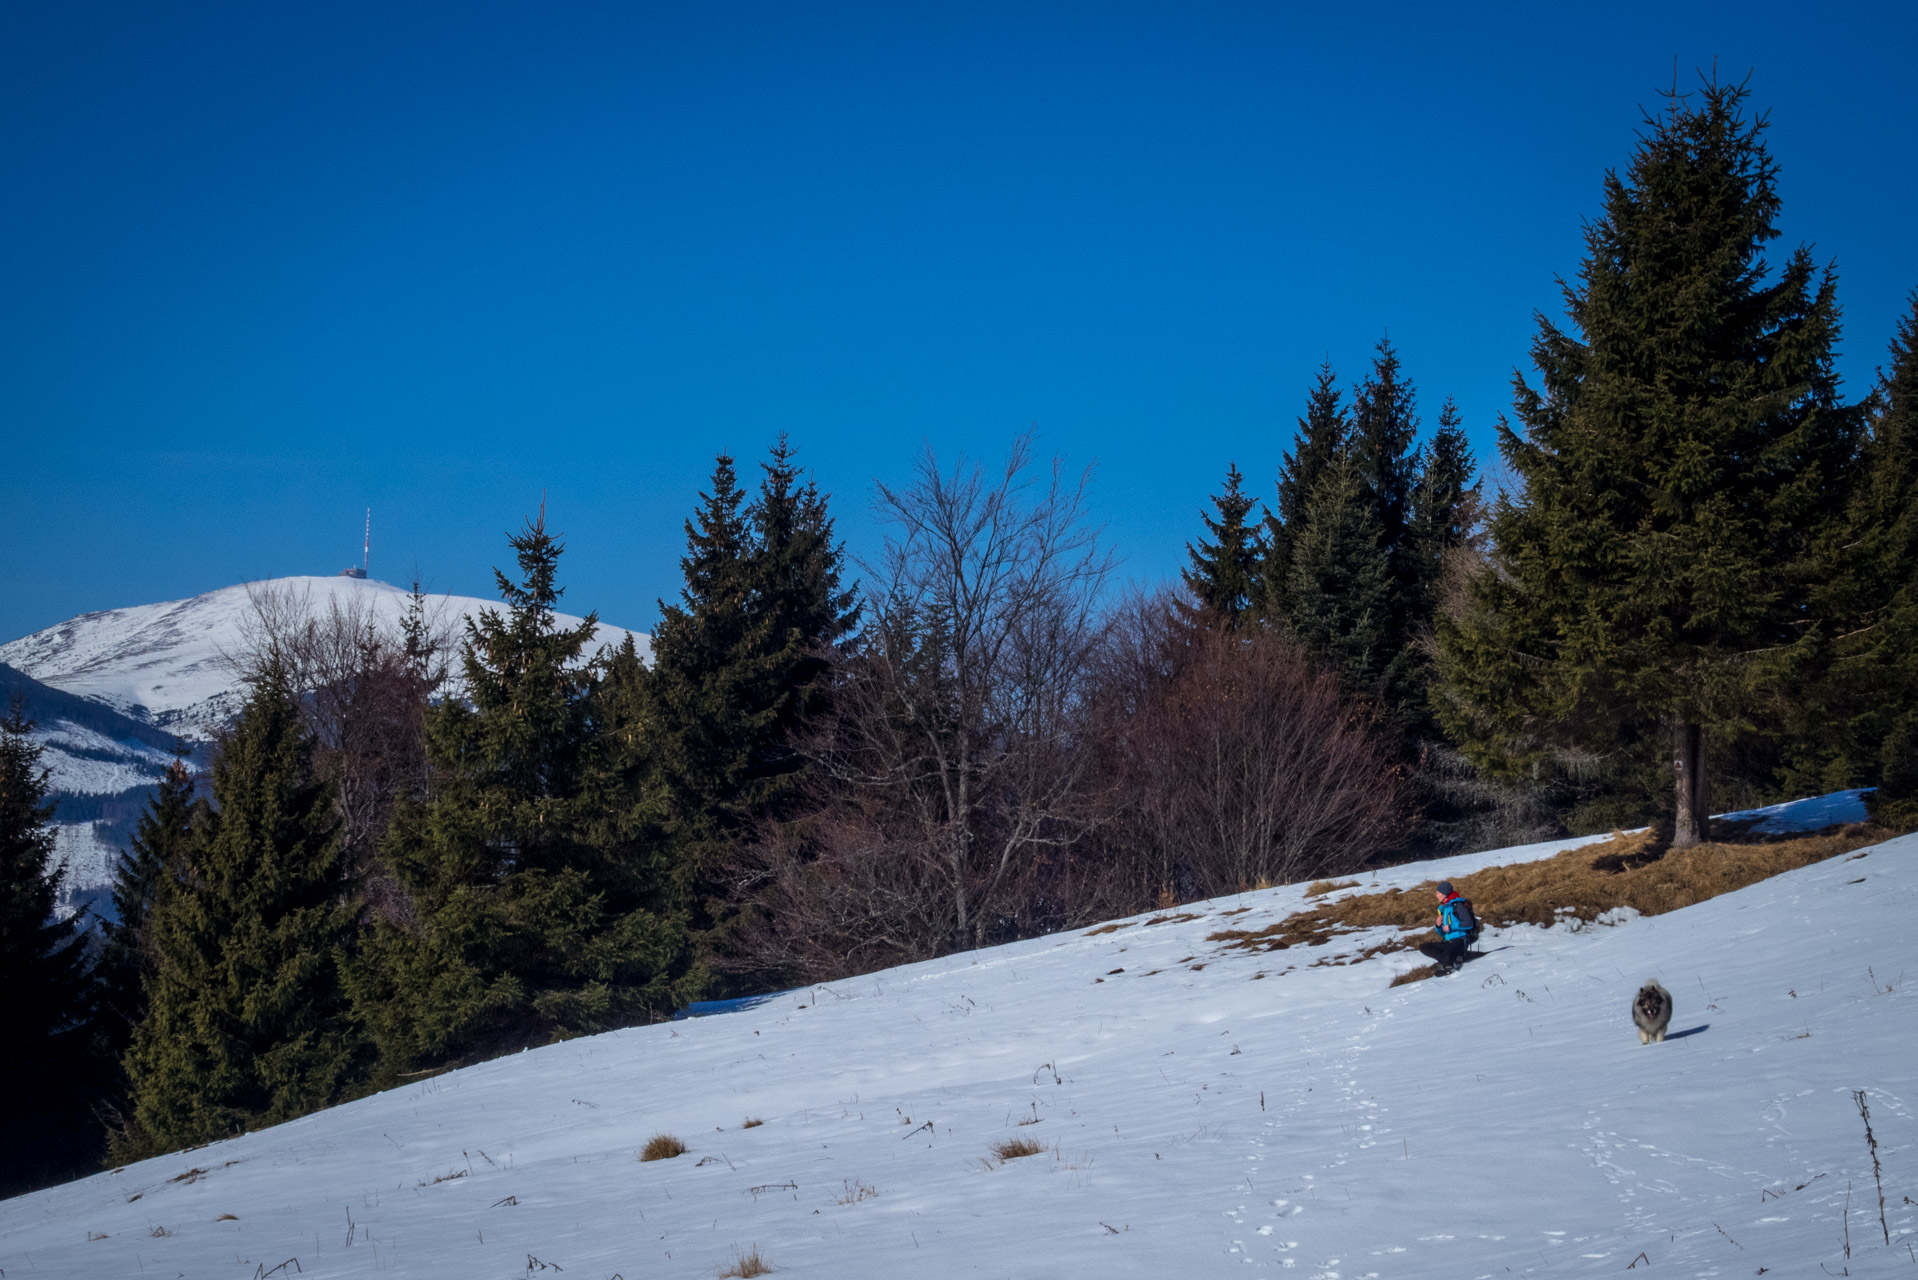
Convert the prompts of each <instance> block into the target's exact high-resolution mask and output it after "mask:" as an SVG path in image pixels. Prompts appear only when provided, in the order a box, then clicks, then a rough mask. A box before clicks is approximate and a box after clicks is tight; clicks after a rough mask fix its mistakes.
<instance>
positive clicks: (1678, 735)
mask: <svg viewBox="0 0 1918 1280" xmlns="http://www.w3.org/2000/svg"><path fill="white" fill-rule="evenodd" d="M1672 775H1673V780H1674V783H1675V786H1676V794H1675V797H1674V800H1673V806H1672V815H1673V816H1672V847H1673V848H1675V849H1684V848H1688V847H1690V846H1691V845H1695V844H1698V843H1700V842H1701V841H1703V840H1704V838H1705V823H1706V820H1707V814H1706V809H1705V727H1704V726H1703V725H1701V724H1698V723H1697V722H1696V721H1691V720H1675V721H1673V722H1672Z"/></svg>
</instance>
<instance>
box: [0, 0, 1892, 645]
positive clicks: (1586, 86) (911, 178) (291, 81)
mask: <svg viewBox="0 0 1918 1280" xmlns="http://www.w3.org/2000/svg"><path fill="white" fill-rule="evenodd" d="M1914 48H1918V6H1912V5H1909V4H1901V5H1882V6H1868V5H1847V4H1826V5H1820V6H1816V7H1810V6H1802V5H1783V4H1777V5H1767V4H1740V5H1728V4H1727V5H1718V4H1614V5H1608V6H1601V7H1593V6H1552V5H1537V4H1487V5H1466V6H1430V5H1424V4H1417V5H1414V4H1404V5H1398V4H1370V5H1368V4H1345V5H1338V6H1326V5H1314V6H1310V7H1304V6H1292V5H1282V4H1259V5H1230V4H1197V3H1181V4H1177V5H1172V4H1161V5H1128V4H1123V3H1110V4H1100V5H1086V6H1063V5H1046V4H1035V3H1029V2H1028V3H1019V4H1007V5H992V4H970V5H940V6H934V5H915V4H896V3H895V4H872V5H858V4H828V3H810V4H809V3H792V2H790V0H788V2H786V3H777V4H775V3H719V4H699V5H689V4H679V5H670V6H669V5H661V4H593V3H566V4H542V5H531V4H527V5H511V4H487V3H478V4H463V5H445V6H429V5H408V4H394V3H382V4H352V3H340V4H331V5H325V6H321V5H308V6H293V5H259V4H237V3H236V4H231V5H193V4H170V5H145V4H141V5H133V4H128V5H124V6H108V5H99V4H89V3H85V0H78V2H76V3H72V4H60V5H40V6H27V5H15V6H11V7H9V8H8V9H7V10H6V12H5V14H4V15H3V16H0V228H4V236H0V278H4V280H5V281H6V286H5V289H4V291H0V432H3V433H4V441H5V443H4V446H0V460H3V461H4V478H0V500H4V504H5V516H4V519H5V528H6V531H7V547H6V552H5V560H6V565H7V569H6V586H7V589H6V590H5V591H4V592H0V638H4V637H12V636H16V635H20V634H24V633H26V632H29V631H32V630H35V629H37V628H40V627H43V626H47V625H50V624H52V623H55V622H58V621H60V620H62V619H64V618H66V617H69V616H71V615H73V614H75V613H79V612H82V611H84V610H90V609H99V608H110V607H115V606H119V605H127V604H136V603H143V602H148V601H154V600H162V599H170V598H174V597H179V596H185V595H191V594H194V593H196V592H200V591H204V590H208V589H211V588H214V587H218V586H224V585H228V584H230V583H234V582H238V581H242V580H245V579H251V578H260V577H270V576H278V575H283V574H290V573H303V572H313V573H331V572H334V571H336V570H338V569H339V568H340V567H342V566H343V565H345V564H347V563H349V562H350V561H353V560H356V559H357V557H358V552H359V540H360V526H361V520H362V516H363V512H364V509H365V508H366V507H367V506H369V505H370V506H372V507H373V509H374V525H375V527H374V556H373V561H374V563H373V568H374V576H375V577H383V578H387V579H389V580H392V581H404V580H407V579H409V578H410V577H411V576H412V575H413V573H414V572H416V571H417V572H418V573H419V574H420V575H421V576H422V577H423V578H424V579H425V581H426V582H427V583H428V584H429V585H430V586H431V587H433V588H434V589H438V590H446V591H455V592H462V593H469V594H480V595H484V594H490V589H491V576H490V569H491V566H493V565H494V564H497V563H503V562H504V561H505V558H506V551H505V546H504V541H503V534H504V531H506V530H507V529H509V528H513V527H517V526H518V524H519V523H520V521H521V520H522V519H523V518H524V517H525V516H526V515H528V514H530V513H531V512H532V511H533V509H534V508H535V507H536V506H537V504H538V503H539V500H540V495H541V493H542V491H544V492H545V493H546V495H547V501H548V504H549V509H550V511H551V513H552V522H553V524H554V526H555V527H557V528H558V529H560V530H561V531H563V532H564V533H565V534H566V535H567V538H568V542H569V547H570V550H569V554H568V559H567V563H566V566H565V579H566V582H567V584H568V587H569V590H568V594H567V603H568V605H569V606H571V607H574V608H577V609H582V610H583V609H585V608H598V609H599V610H600V611H601V613H602V615H603V616H605V617H606V618H607V619H608V620H611V621H615V622H619V623H622V624H625V625H628V626H636V627H642V628H643V627H647V626H650V625H651V623H652V621H653V620H654V618H655V617H656V614H657V608H656V605H655V601H656V599H657V598H659V597H661V596H671V595H672V594H674V593H675V592H676V591H677V589H678V566H677V559H678V556H679V554H680V551H681V549H682V546H683V539H682V535H681V523H682V521H683V520H684V519H685V517H686V515H687V513H688V512H689V511H690V509H691V506H692V503H693V501H694V495H695V493H696V491H697V490H698V489H699V488H700V487H701V485H702V484H703V482H704V480H705V478H706V476H707V475H708V474H709V472H710V470H711V466H712V460H713V456H714V454H715V453H717V452H718V451H720V450H730V451H733V452H735V453H737V454H739V455H740V456H741V458H742V461H743V462H749V461H750V460H754V459H757V458H758V457H760V456H762V455H763V453H764V451H765V449H766V447H767V445H768V444H770V443H771V441H772V440H773V438H774V437H775V436H776V435H777V434H778V433H779V432H781V431H786V432H789V433H791V436H792V438H793V439H794V441H795V442H796V443H797V444H798V445H799V447H800V450H801V457H802V460H803V461H805V462H807V463H809V464H810V465H811V466H812V468H813V469H814V472H815V474H816V476H817V478H818V479H819V481H820V483H821V484H822V486H823V487H824V488H825V489H827V490H828V491H829V492H830V493H831V494H832V496H833V501H834V506H835V509H836V511H837V513H838V516H839V522H840V529H841V531H842V533H843V534H844V535H845V536H846V538H847V540H848V542H849V543H850V544H851V547H852V549H853V551H854V552H855V553H861V552H869V551H871V550H872V549H873V548H874V547H875V546H876V544H877V538H878V530H877V528H876V526H875V525H874V523H873V519H872V516H871V506H870V500H871V493H872V483H873V481H874V479H875V478H891V479H896V478H899V477H900V476H902V475H903V474H904V473H905V472H906V470H907V469H908V468H909V467H910V466H911V465H912V462H913V460H914V458H915V456H916V454H917V453H918V451H919V449H920V448H921V447H922V446H923V445H925V444H931V445H932V446H933V447H934V448H935V449H937V450H938V452H939V453H940V455H941V456H942V457H945V458H948V459H950V458H951V457H953V456H954V455H956V454H959V453H961V452H964V453H967V454H972V455H984V456H987V457H997V456H1001V455H1002V454H1003V452H1004V450H1005V448H1006V446H1007V444H1008V442H1009V441H1010V440H1011V439H1012V438H1013V437H1014V436H1015V435H1016V434H1017V433H1018V432H1020V431H1022V430H1025V429H1027V428H1029V427H1035V426H1036V429H1037V431H1038V435H1039V441H1040V446H1041V448H1042V449H1043V450H1045V451H1047V452H1058V453H1062V454H1064V455H1065V457H1066V458H1067V460H1068V461H1069V462H1070V463H1073V464H1086V463H1091V464H1095V465H1096V468H1097V471H1096V480H1095V487H1094V510H1095V514H1096V516H1097V517H1098V518H1099V519H1100V520H1101V521H1103V522H1104V523H1105V525H1106V527H1107V532H1108V535H1109V537H1110V539H1111V541H1112V544H1113V546H1114V547H1115V548H1116V550H1117V551H1118V552H1119V553H1120V555H1121V556H1122V557H1123V561H1124V571H1125V573H1126V574H1127V575H1128V576H1129V577H1131V578H1133V579H1136V580H1140V581H1148V582H1149V581H1156V580H1160V579H1163V578H1165V577H1167V576H1169V575H1171V574H1172V573H1174V572H1175V571H1176V569H1177V568H1178V565H1179V563H1180V561H1181V557H1182V553H1183V546H1184V543H1185V542H1186V540H1188V539H1189V538H1191V537H1192V536H1194V534H1195V532H1196V531H1197V528H1198V513H1199V511H1200V509H1201V507H1203V506H1204V505H1205V503H1206V497H1207V494H1208V493H1209V492H1211V491H1213V490H1214V489H1216V488H1217V487H1218V484H1219V481H1220V478H1221V476H1222V475H1223V473H1224V471H1225V468H1226V464H1227V462H1228V461H1237V463H1238V464H1239V465H1240V466H1241V467H1242V468H1243V469H1244V470H1245V471H1246V472H1247V473H1248V475H1249V476H1250V478H1251V480H1252V481H1253V483H1254V486H1255V488H1256V490H1257V491H1258V492H1260V493H1262V494H1263V493H1269V492H1270V490H1271V485H1272V480H1273V476H1274V473H1275V468H1276V466H1277V464H1278V461H1279V456H1280V453H1281V452H1282V450H1283V449H1284V448H1285V447H1286V445H1287V444H1288V443H1289V441H1290V436H1291V430H1292V424H1293V419H1294V417H1295V415H1296V414H1297V412H1298V411H1299V410H1300V408H1301V406H1302V405H1303V402H1304V398H1305V393H1306V390H1307V388H1308V386H1309V385H1310V379H1311V375H1312V371H1313V369H1314V368H1315V367H1316V366H1317V365H1318V364H1319V362H1320V361H1322V360H1326V359H1330V360H1331V361H1332V363H1333V364H1334V366H1335V367H1336V368H1337V369H1338V370H1339V371H1340V373H1341V375H1342V377H1343V378H1344V379H1346V380H1347V381H1351V380H1355V379H1356V378H1357V377H1358V376H1359V375H1360V374H1361V373H1362V372H1363V370H1364V367H1365V364H1366V362H1367V360H1368V359H1369V354H1370V350H1371V348H1372V345H1373V344H1374V343H1375V342H1377V340H1378V339H1379V338H1380V336H1381V335H1384V334H1387V333H1389V334H1390V336H1391V338H1392V340H1393V342H1394V343H1395V344H1396V345H1397V346H1398V348H1399V350H1400V353H1401V355H1402V357H1403V358H1404V361H1405V364H1406V366H1407V368H1408V370H1409V371H1410V373H1411V376H1412V377H1413V379H1414V380H1415V381H1416V383H1417V385H1418V387H1419V390H1420V393H1421V407H1422V409H1423V410H1424V416H1425V418H1426V421H1427V424H1428V426H1429V424H1430V423H1431V421H1432V420H1433V419H1435V418H1436V416H1437V411H1438V406H1439V403H1440V402H1441V400H1442V399H1443V397H1444V396H1446V395H1448V394H1449V395H1452V396H1455V397H1456V398H1457V399H1458V402H1459V404H1460V406H1461V408H1462V409H1463V411H1464V414H1465V418H1466V422H1467V425H1468V427H1469V429H1470V430H1471V432H1472V433H1473V436H1474V438H1475V440H1476V441H1477V442H1478V444H1479V447H1480V451H1481V460H1482V461H1484V460H1486V456H1485V455H1488V454H1489V453H1490V430H1491V425H1492V423H1493V421H1494V419H1495V418H1496V416H1497V414H1498V413H1499V412H1500V411H1501V410H1503V409H1505V408H1506V407H1507V405H1508V404H1509V399H1510V396H1509V381H1510V377H1511V373H1512V370H1513V369H1514V368H1515V367H1516V366H1519V365H1521V364H1523V363H1524V361H1525V359H1526V352H1527V348H1528V344H1529V342H1530V338H1531V334H1532V331H1533V322H1532V319H1531V316H1532V313H1533V311H1534V310H1536V309H1540V308H1543V309H1547V310H1550V311H1554V312H1555V311H1556V310H1557V308H1558V306H1559V301H1558V295H1557V290H1556V286H1555V284H1554V277H1556V276H1558V275H1566V274H1570V273H1572V272H1573V271H1575V270H1576V268H1577V264H1578V260H1579V256H1580V251H1581V240H1580V226H1581V221H1582V220H1583V219H1585V218H1587V217H1589V216H1591V215H1593V214H1594V213H1595V212H1596V210H1597V207H1598V198H1599V187H1600V181H1601V178H1602V176H1603V174H1604V172H1605V170H1606V169H1607V168H1609V167H1612V166H1617V165H1622V164H1623V163H1624V162H1625V160H1626V158H1627V157H1628V155H1629V153H1630V149H1631V146H1632V142H1633V132H1634V129H1635V128H1636V127H1637V124H1638V121H1639V113H1640V108H1641V107H1647V106H1656V104H1657V101H1658V98H1657V91H1658V89H1659V88H1660V87H1662V86H1669V85H1670V84H1671V81H1672V76H1673V68H1674V63H1676V65H1677V67H1678V69H1679V76H1680V80H1681V83H1695V79H1696V78H1695V76H1694V74H1693V69H1694V68H1698V67H1707V68H1708V67H1710V66H1711V65H1712V63H1713V62H1714V60H1716V63H1717V66H1718V68H1719V70H1720V73H1721V74H1723V75H1728V76H1732V77H1742V76H1744V75H1745V74H1746V73H1747V72H1750V73H1751V76H1752V79H1751V84H1752V88H1753V90H1754V95H1755V98H1754V100H1755V103H1756V105H1757V106H1759V107H1760V108H1761V109H1765V110H1768V111H1770V113H1771V116H1772V120H1773V126H1774V127H1773V131H1772V134H1771V145H1772V148H1773V153H1774V155H1775V157H1776V158H1777V160H1778V161H1779V163H1780V164H1781V166H1782V170H1783V181H1782V191H1783V196H1784V200H1785V211H1784V217H1783V229H1784V232H1785V237H1784V242H1783V243H1784V246H1789V245H1793V244H1796V243H1799V242H1800V241H1805V242H1810V243H1811V244H1812V245H1813V246H1814V249H1815V252H1816V254H1817V255H1818V257H1819V258H1820V259H1821V260H1829V261H1835V262H1836V263H1837V265H1838V268H1839V272H1840V298H1841V301H1842V303H1843V305H1844V308H1845V314H1846V330H1845V347H1844V356H1843V365H1842V368H1843V371H1844V373H1845V376H1846V379H1847V386H1848V389H1850V390H1851V391H1852V392H1854V393H1859V392H1862V390H1863V389H1864V388H1865V387H1866V386H1867V385H1868V384H1869V381H1870V379H1871V377H1872V374H1873V371H1874V369H1875V368H1876V367H1877V365H1878V364H1879V363H1880V362H1881V361H1882V358H1883V352H1884V348H1885V344H1886V342H1887V340H1888V339H1889V337H1890V335H1891V332H1892V328H1893V325H1894V323H1895V320H1896V318H1897V316H1898V314H1899V313H1900V312H1901V310H1902V309H1903V306H1904V304H1905V299H1906V297H1907V295H1908V294H1909V291H1910V290H1911V289H1913V288H1914V287H1918V236H1914V234H1913V230H1914V224H1915V223H1918V219H1915V218H1914V213H1913V211H1914V209H1918V179H1915V178H1914V173H1915V172H1918V166H1914V164H1913V139H1914V138H1918V98H1914V96H1913V95H1912V93H1911V92H1910V85H1911V75H1912V70H1911V58H1910V53H1911V50H1913V49H1914ZM1781 251H1782V249H1781Z"/></svg>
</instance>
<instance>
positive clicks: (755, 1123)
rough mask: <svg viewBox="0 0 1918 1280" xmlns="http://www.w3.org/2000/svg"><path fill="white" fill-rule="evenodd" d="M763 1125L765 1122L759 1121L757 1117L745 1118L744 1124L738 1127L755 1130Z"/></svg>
mask: <svg viewBox="0 0 1918 1280" xmlns="http://www.w3.org/2000/svg"><path fill="white" fill-rule="evenodd" d="M765 1123H766V1122H765V1121H764V1120H761V1119H760V1118H759V1117H758V1116H747V1117H746V1123H745V1124H742V1125H740V1126H739V1127H740V1128H742V1129H757V1128H758V1127H759V1126H760V1125H762V1124H765Z"/></svg>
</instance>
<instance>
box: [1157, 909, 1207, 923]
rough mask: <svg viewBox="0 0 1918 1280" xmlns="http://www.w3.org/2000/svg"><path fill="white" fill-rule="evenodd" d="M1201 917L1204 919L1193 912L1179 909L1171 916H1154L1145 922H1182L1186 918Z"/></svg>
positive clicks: (1195, 918) (1198, 918)
mask: <svg viewBox="0 0 1918 1280" xmlns="http://www.w3.org/2000/svg"><path fill="white" fill-rule="evenodd" d="M1201 919H1204V917H1203V916H1199V915H1195V914H1194V913H1192V912H1190V911H1181V912H1179V914H1177V915H1172V916H1154V917H1152V919H1150V920H1148V921H1146V924H1147V925H1148V926H1149V925H1155V924H1184V923H1185V922H1186V921H1188V920H1201Z"/></svg>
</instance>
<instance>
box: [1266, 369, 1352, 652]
mask: <svg viewBox="0 0 1918 1280" xmlns="http://www.w3.org/2000/svg"><path fill="white" fill-rule="evenodd" d="M1298 421H1299V425H1298V430H1297V431H1296V432H1295V433H1294V435H1293V437H1292V448H1291V449H1290V450H1289V451H1288V452H1287V453H1286V455H1285V460H1284V461H1283V462H1282V463H1281V464H1280V466H1279V494H1278V505H1277V506H1275V507H1274V508H1273V509H1272V511H1270V512H1269V513H1267V515H1266V518H1265V527H1266V536H1265V565H1264V566H1263V569H1262V571H1261V573H1260V577H1261V579H1262V580H1263V583H1264V587H1265V599H1264V600H1263V601H1261V605H1260V607H1261V609H1262V611H1263V612H1264V613H1265V614H1266V615H1267V616H1269V617H1275V618H1283V617H1284V616H1285V615H1286V614H1287V612H1288V611H1289V601H1288V599H1287V596H1286V591H1287V584H1288V583H1289V582H1290V581H1291V573H1292V559H1293V549H1294V546H1295V544H1296V542H1297V540H1298V537H1299V534H1300V532H1301V531H1302V530H1303V529H1304V528H1305V511H1306V507H1307V505H1308V504H1309V503H1310V502H1311V500H1312V495H1313V493H1314V492H1316V491H1317V489H1318V485H1319V478H1320V477H1321V476H1322V475H1324V474H1325V472H1326V471H1327V470H1328V469H1330V468H1331V467H1332V465H1333V464H1334V462H1335V461H1336V459H1337V458H1338V456H1339V453H1340V451H1341V450H1342V449H1343V448H1344V446H1345V437H1346V431H1347V423H1346V418H1345V410H1344V408H1343V407H1341V405H1340V404H1339V389H1338V379H1337V377H1336V376H1335V375H1334V374H1333V372H1332V366H1331V364H1330V363H1327V364H1324V365H1321V366H1320V368H1319V375H1318V381H1317V383H1316V384H1315V385H1314V386H1313V388H1312V392H1311V394H1310V395H1309V396H1308V397H1307V398H1306V405H1305V416H1304V417H1302V418H1300V419H1299V420H1298Z"/></svg>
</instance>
